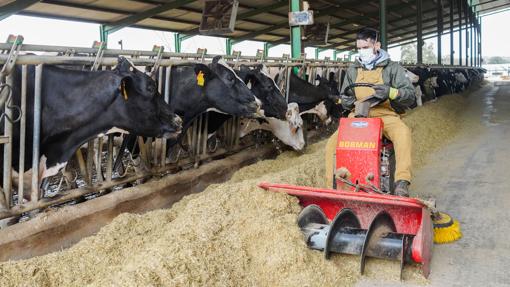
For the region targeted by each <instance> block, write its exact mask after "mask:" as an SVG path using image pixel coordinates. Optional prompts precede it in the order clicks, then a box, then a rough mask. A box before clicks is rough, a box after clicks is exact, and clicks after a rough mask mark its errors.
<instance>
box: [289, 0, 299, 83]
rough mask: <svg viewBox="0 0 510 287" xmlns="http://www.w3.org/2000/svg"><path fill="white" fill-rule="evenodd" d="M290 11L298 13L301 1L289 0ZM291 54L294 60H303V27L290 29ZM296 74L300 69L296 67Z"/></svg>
mask: <svg viewBox="0 0 510 287" xmlns="http://www.w3.org/2000/svg"><path fill="white" fill-rule="evenodd" d="M289 1H290V11H291V12H298V11H300V9H301V0H289ZM290 45H291V46H290V52H291V53H290V54H291V57H292V59H299V58H301V26H294V27H291V28H290ZM293 70H294V73H295V74H297V72H298V68H297V67H294V69H293Z"/></svg>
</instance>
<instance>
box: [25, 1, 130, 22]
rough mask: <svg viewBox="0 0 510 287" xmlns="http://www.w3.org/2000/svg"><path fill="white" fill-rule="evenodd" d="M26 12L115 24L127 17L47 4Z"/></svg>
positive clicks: (31, 7)
mask: <svg viewBox="0 0 510 287" xmlns="http://www.w3.org/2000/svg"><path fill="white" fill-rule="evenodd" d="M24 11H28V12H36V13H40V14H44V15H49V16H62V17H73V18H76V19H83V20H92V21H98V22H113V21H117V20H120V19H122V18H124V17H125V15H121V14H117V13H110V12H99V11H92V10H88V9H80V8H71V7H67V6H62V5H54V4H46V3H36V4H34V5H32V6H30V7H28V8H27V9H25V10H24Z"/></svg>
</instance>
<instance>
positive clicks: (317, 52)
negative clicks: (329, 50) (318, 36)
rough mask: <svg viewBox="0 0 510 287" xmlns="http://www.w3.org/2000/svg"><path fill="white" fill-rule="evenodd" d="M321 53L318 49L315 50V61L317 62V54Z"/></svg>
mask: <svg viewBox="0 0 510 287" xmlns="http://www.w3.org/2000/svg"><path fill="white" fill-rule="evenodd" d="M320 52H321V51H319V48H315V60H319V53H320Z"/></svg>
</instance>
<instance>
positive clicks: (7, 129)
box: [3, 74, 22, 209]
mask: <svg viewBox="0 0 510 287" xmlns="http://www.w3.org/2000/svg"><path fill="white" fill-rule="evenodd" d="M13 84H14V80H13V78H12V74H9V75H8V76H7V85H9V86H10V87H13ZM4 92H5V93H11V95H10V96H9V95H7V100H6V101H5V105H4V113H5V118H4V133H5V135H6V136H7V137H8V139H9V141H8V142H6V143H5V144H4V154H3V156H4V166H3V168H4V172H3V189H4V195H5V201H6V207H7V208H8V209H9V208H11V205H12V167H11V166H12V143H13V140H12V122H11V121H9V120H8V119H9V118H11V119H12V118H13V117H12V109H10V108H9V107H8V106H9V104H10V102H11V101H14V99H13V98H12V91H11V90H10V89H8V88H4ZM9 98H10V100H9ZM20 173H22V171H20ZM20 200H22V198H20Z"/></svg>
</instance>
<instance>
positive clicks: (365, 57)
mask: <svg viewBox="0 0 510 287" xmlns="http://www.w3.org/2000/svg"><path fill="white" fill-rule="evenodd" d="M358 55H359V58H360V60H361V62H362V63H363V64H370V63H372V61H373V60H374V59H375V54H374V48H365V49H358Z"/></svg>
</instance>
